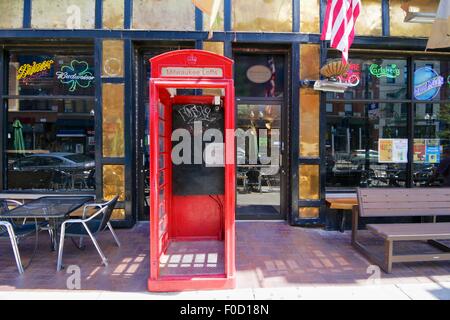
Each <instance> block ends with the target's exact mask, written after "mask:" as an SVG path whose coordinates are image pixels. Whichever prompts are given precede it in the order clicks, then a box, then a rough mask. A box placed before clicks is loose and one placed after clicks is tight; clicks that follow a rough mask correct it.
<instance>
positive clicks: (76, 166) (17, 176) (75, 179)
mask: <svg viewBox="0 0 450 320" xmlns="http://www.w3.org/2000/svg"><path fill="white" fill-rule="evenodd" d="M94 173H95V161H94V160H93V159H92V158H90V157H89V156H87V155H84V154H76V153H63V152H54V153H46V154H33V155H28V156H24V157H22V158H20V159H18V160H16V161H14V162H12V163H11V164H10V165H9V168H8V188H9V189H50V190H57V189H93V188H95V174H94Z"/></svg>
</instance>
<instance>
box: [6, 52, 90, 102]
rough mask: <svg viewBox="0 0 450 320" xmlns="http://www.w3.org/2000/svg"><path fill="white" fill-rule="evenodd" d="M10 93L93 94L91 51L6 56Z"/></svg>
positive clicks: (40, 94) (29, 94) (14, 53)
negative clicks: (7, 58) (7, 57)
mask: <svg viewBox="0 0 450 320" xmlns="http://www.w3.org/2000/svg"><path fill="white" fill-rule="evenodd" d="M9 60H10V61H9V78H8V79H9V80H8V89H9V92H8V94H9V95H27V96H32V95H38V96H43V95H46V96H51V95H58V96H62V95H77V96H93V95H94V93H95V85H94V84H95V73H94V57H93V55H92V54H91V53H76V54H74V53H70V54H69V53H57V54H53V53H27V54H22V53H18V52H12V53H11V54H10V55H9Z"/></svg>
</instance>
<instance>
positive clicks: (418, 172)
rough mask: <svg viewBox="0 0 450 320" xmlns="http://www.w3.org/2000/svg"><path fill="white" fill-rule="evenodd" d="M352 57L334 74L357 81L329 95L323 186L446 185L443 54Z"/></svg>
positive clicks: (448, 117)
mask: <svg viewBox="0 0 450 320" xmlns="http://www.w3.org/2000/svg"><path fill="white" fill-rule="evenodd" d="M355 61H357V62H358V63H357V65H356V66H355V67H353V64H354V63H355ZM351 63H352V64H351V66H350V71H349V74H347V75H344V76H343V77H341V78H340V79H339V80H340V81H347V82H350V83H352V81H351V78H352V77H353V80H354V81H355V83H357V85H355V86H350V88H349V90H346V91H345V93H342V94H333V93H327V95H326V97H327V99H326V103H325V104H326V107H325V108H326V115H327V116H326V119H327V133H326V167H327V175H326V185H327V187H328V190H333V189H335V188H349V187H350V188H353V187H377V186H383V187H410V186H412V187H429V186H432V187H438V186H450V126H449V125H450V104H449V103H448V97H449V86H450V85H449V82H448V79H449V75H450V72H449V69H450V68H449V61H448V59H444V58H434V59H433V58H428V59H425V58H422V57H418V58H413V59H411V64H412V65H408V63H407V60H406V59H399V58H395V59H387V58H385V59H363V60H358V59H353V60H351ZM409 69H412V70H413V74H412V82H411V84H408V75H407V71H408V70H409ZM353 70H360V72H359V73H356V75H355V72H354V71H353ZM358 77H359V81H358ZM360 86H362V87H360ZM355 99H358V101H356V100H355ZM408 119H411V120H412V121H411V124H410V125H408V123H409V120H408ZM408 161H411V165H410V166H408ZM447 164H449V165H448V167H449V168H448V169H449V170H448V172H447Z"/></svg>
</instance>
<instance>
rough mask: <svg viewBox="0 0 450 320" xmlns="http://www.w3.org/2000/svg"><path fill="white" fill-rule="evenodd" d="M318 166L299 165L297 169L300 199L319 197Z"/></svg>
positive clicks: (315, 198) (316, 198)
mask: <svg viewBox="0 0 450 320" xmlns="http://www.w3.org/2000/svg"><path fill="white" fill-rule="evenodd" d="M319 178H320V174H319V166H318V165H301V166H300V169H299V179H300V181H299V198H300V199H301V200H318V199H319Z"/></svg>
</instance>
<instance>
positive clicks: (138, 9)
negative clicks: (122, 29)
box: [133, 0, 195, 31]
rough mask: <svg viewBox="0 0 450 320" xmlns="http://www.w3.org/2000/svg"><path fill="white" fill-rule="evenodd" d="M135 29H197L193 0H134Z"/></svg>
mask: <svg viewBox="0 0 450 320" xmlns="http://www.w3.org/2000/svg"><path fill="white" fill-rule="evenodd" d="M133 29H145V30H178V31H189V30H195V6H194V4H193V3H192V1H191V0H164V1H162V0H134V1H133Z"/></svg>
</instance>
